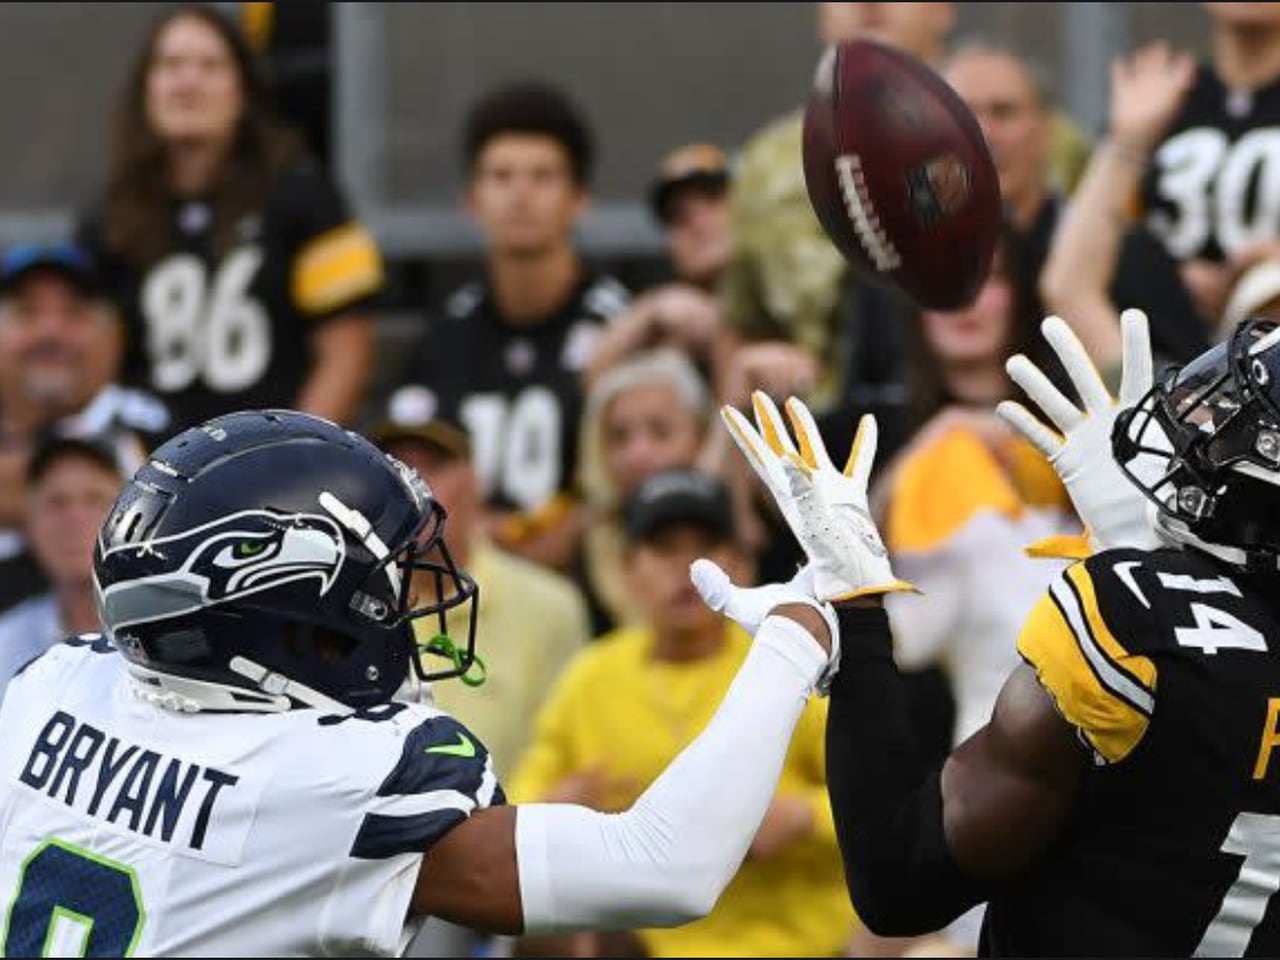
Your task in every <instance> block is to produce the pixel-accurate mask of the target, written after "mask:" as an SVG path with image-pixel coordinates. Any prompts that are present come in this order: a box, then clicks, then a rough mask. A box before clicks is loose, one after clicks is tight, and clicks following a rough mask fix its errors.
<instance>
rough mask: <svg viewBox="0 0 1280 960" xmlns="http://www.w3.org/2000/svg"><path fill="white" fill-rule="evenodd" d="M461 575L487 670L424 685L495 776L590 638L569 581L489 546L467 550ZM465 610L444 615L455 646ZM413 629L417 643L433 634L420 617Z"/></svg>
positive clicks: (511, 760)
mask: <svg viewBox="0 0 1280 960" xmlns="http://www.w3.org/2000/svg"><path fill="white" fill-rule="evenodd" d="M467 572H468V573H470V574H471V576H473V577H474V578H475V581H476V583H477V584H478V585H479V587H480V609H479V611H478V614H477V622H476V652H477V653H479V654H480V656H481V657H482V658H483V659H484V662H485V665H486V667H487V668H488V670H487V673H486V678H485V682H484V684H483V685H482V686H479V687H468V686H467V685H465V684H464V683H463V682H462V681H461V680H456V679H455V680H445V681H442V682H440V683H435V684H432V686H431V693H432V696H433V698H434V700H435V703H436V706H438V707H439V708H440V709H442V710H445V711H447V712H448V713H450V714H451V715H453V716H454V717H457V718H458V719H459V720H460V721H462V722H463V723H464V724H466V726H467V727H468V728H469V729H470V730H471V731H472V732H473V733H474V734H475V735H476V736H478V737H479V738H480V740H481V742H483V743H484V745H485V746H486V747H487V748H488V750H489V754H490V756H492V757H493V764H494V770H495V772H496V773H497V774H498V777H499V779H501V777H502V776H503V775H504V773H509V772H510V771H511V769H512V767H513V766H514V765H515V763H516V760H517V759H518V758H519V756H520V754H521V753H523V752H524V750H525V747H526V746H527V745H528V742H529V735H530V732H531V731H532V730H533V721H534V717H535V716H536V715H537V712H538V707H539V706H541V705H542V701H543V700H545V699H546V696H547V693H548V691H550V689H551V685H552V684H553V683H554V682H555V679H556V677H557V676H558V675H559V674H560V671H561V669H562V668H563V667H564V666H565V664H567V663H568V662H569V661H570V659H571V658H572V657H573V655H574V654H575V653H577V652H578V651H579V650H580V649H581V648H582V646H583V645H584V644H585V643H586V642H587V641H588V640H589V639H590V638H591V627H590V622H589V620H588V618H587V608H586V604H585V603H584V602H583V600H582V596H581V595H580V594H579V593H578V590H577V588H576V587H575V586H574V585H573V584H572V583H571V582H570V581H569V580H567V579H565V578H564V577H562V576H560V575H559V574H556V573H552V572H551V571H549V570H544V569H543V568H542V567H538V566H535V565H534V564H532V563H529V562H528V561H526V560H522V559H521V558H519V557H517V556H515V555H513V554H510V553H507V552H506V551H504V550H500V549H499V548H497V547H495V546H494V545H493V544H491V543H488V542H485V543H481V544H477V546H476V547H475V548H474V549H473V550H472V556H471V559H470V562H469V563H468V564H467ZM469 615H470V613H469V611H468V608H467V607H466V606H465V605H464V606H463V607H460V608H458V609H456V610H453V611H451V615H450V616H449V618H448V624H449V632H450V634H451V635H452V636H453V637H454V639H456V640H457V641H458V642H459V643H462V642H463V641H464V640H465V638H466V618H467V617H468V616H469ZM414 629H415V631H416V632H417V635H418V639H419V640H423V641H425V640H427V639H429V638H430V637H431V636H432V635H434V633H435V630H436V620H435V618H434V617H422V618H420V619H418V620H416V621H414ZM440 663H443V661H441V662H440ZM440 663H435V664H431V667H432V668H433V669H434V668H439V666H440Z"/></svg>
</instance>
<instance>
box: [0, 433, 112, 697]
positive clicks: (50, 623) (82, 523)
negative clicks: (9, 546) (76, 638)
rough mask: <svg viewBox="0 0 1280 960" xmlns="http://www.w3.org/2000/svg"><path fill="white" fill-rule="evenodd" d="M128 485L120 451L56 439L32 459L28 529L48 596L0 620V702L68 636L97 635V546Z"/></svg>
mask: <svg viewBox="0 0 1280 960" xmlns="http://www.w3.org/2000/svg"><path fill="white" fill-rule="evenodd" d="M123 482H124V476H123V475H122V474H121V472H120V468H119V466H118V465H117V463H116V457H115V452H114V451H112V450H110V449H107V448H106V447H103V446H101V445H99V444H97V443H94V442H93V441H90V440H80V439H72V438H57V439H52V440H50V441H48V442H46V443H45V444H43V445H42V446H41V447H40V448H39V449H37V450H36V452H35V454H34V455H33V456H32V458H31V461H30V464H29V466H28V469H27V478H26V520H27V522H26V530H27V536H28V538H29V540H30V544H31V552H32V554H33V555H34V556H35V559H36V562H37V563H38V564H39V566H40V570H41V572H42V573H43V574H44V577H45V578H46V579H47V581H48V583H49V590H48V591H47V592H45V593H42V594H40V595H38V596H35V597H31V598H29V599H27V600H25V601H23V602H22V603H20V604H18V605H17V606H16V607H14V608H13V609H12V610H10V611H8V612H7V613H6V614H4V615H3V616H0V702H3V700H4V688H5V687H6V686H7V685H8V683H9V680H10V679H11V678H12V677H13V675H14V674H16V673H17V672H18V671H19V670H21V669H22V667H24V666H25V665H26V664H27V663H29V662H31V661H32V660H34V659H35V658H36V657H38V656H40V654H42V653H44V651H45V650H47V649H48V648H49V647H51V646H53V645H54V644H55V643H58V642H59V641H60V640H62V639H64V638H65V637H68V636H73V635H75V634H79V633H90V632H95V631H97V630H98V629H100V628H99V624H98V614H97V609H96V607H95V604H94V591H93V544H94V539H95V537H97V534H98V527H99V526H101V524H102V520H103V518H104V517H105V516H106V515H107V511H108V510H109V509H110V508H111V505H112V503H114V502H115V499H116V496H117V495H118V494H119V493H120V485H121V484H122V483H123Z"/></svg>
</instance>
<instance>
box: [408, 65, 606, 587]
mask: <svg viewBox="0 0 1280 960" xmlns="http://www.w3.org/2000/svg"><path fill="white" fill-rule="evenodd" d="M463 151H464V158H463V159H464V162H465V164H466V170H467V178H468V183H467V209H468V212H469V213H470V214H471V216H472V217H473V219H474V220H475V221H476V223H477V224H478V225H479V227H480V230H481V232H482V233H483V234H484V238H485V248H486V249H485V273H484V276H483V278H482V279H480V280H478V281H476V282H474V283H469V284H467V285H465V286H463V287H462V288H461V289H459V290H458V291H456V292H455V293H454V294H453V295H452V296H450V297H449V298H448V299H447V300H446V302H445V304H444V309H443V310H442V311H441V312H440V314H439V315H437V316H435V317H433V318H432V319H431V322H430V324H429V326H428V329H427V333H426V336H425V339H424V341H423V343H422V345H421V348H420V350H419V353H418V358H417V360H416V361H415V362H414V363H413V365H412V366H411V367H410V370H409V373H408V378H407V379H408V381H409V384H408V386H406V387H403V388H401V389H400V390H398V391H397V392H396V393H395V394H394V395H393V396H392V400H391V408H392V415H393V417H394V418H395V419H397V420H400V421H401V422H423V421H426V420H429V419H431V418H432V417H434V416H436V415H439V416H443V417H445V418H446V419H449V420H453V421H455V422H458V423H461V424H463V425H464V426H465V427H466V429H467V432H468V433H469V434H470V436H471V441H472V444H473V449H474V451H475V463H476V470H477V471H478V472H479V474H480V479H481V483H482V484H483V486H484V492H485V499H486V501H487V502H488V504H489V506H490V507H491V508H493V509H494V510H495V511H496V512H497V513H498V514H499V515H500V516H502V517H503V518H504V521H505V522H501V523H499V524H497V525H496V529H495V533H496V535H497V537H498V539H499V540H500V541H501V542H502V544H503V545H504V546H506V547H507V548H508V549H511V550H514V551H515V552H517V553H520V554H522V555H524V556H526V557H528V558H531V559H535V560H537V561H539V562H542V563H546V564H548V565H550V566H552V567H557V568H560V569H565V568H566V567H567V566H569V564H570V563H571V561H572V559H573V557H574V555H575V552H576V548H577V542H578V536H579V534H580V528H581V510H580V508H579V506H578V505H577V503H576V499H575V496H574V493H573V488H574V479H575V476H574V475H575V470H576V464H577V450H578V424H579V420H580V419H581V416H580V415H581V407H582V386H581V382H580V380H581V376H582V373H583V371H584V369H585V367H586V365H587V362H588V360H589V359H590V357H591V352H592V348H593V346H594V344H595V340H596V338H597V336H598V335H599V333H600V331H601V328H602V326H603V324H604V323H605V322H606V321H608V320H609V319H610V318H611V317H614V316H615V315H617V314H618V313H620V312H621V311H622V310H623V309H624V308H625V307H626V305H627V299H628V296H627V292H626V291H625V290H624V289H623V287H622V286H621V285H620V284H619V283H618V282H617V281H616V280H614V279H612V278H611V277H608V276H603V275H600V274H596V273H593V272H592V271H591V270H590V269H588V267H587V266H586V265H585V264H584V263H583V261H582V259H581V257H580V256H579V255H578V253H577V251H576V250H575V249H574V244H573V232H574V229H575V228H576V227H577V225H578V223H579V222H580V220H581V219H582V216H583V214H584V213H585V212H586V208H587V203H588V183H589V180H590V176H591V166H592V155H593V148H592V142H591V132H590V130H589V129H588V127H587V125H586V122H585V120H584V119H583V117H582V116H581V115H580V114H579V112H578V110H577V108H576V107H575V106H574V104H573V103H572V102H570V101H569V100H568V99H567V98H566V97H565V96H564V95H563V94H562V93H560V92H559V91H558V90H556V89H554V88H550V87H545V86H542V85H539V84H517V85H513V86H508V87H502V88H500V89H498V90H495V91H493V92H492V93H490V94H488V95H487V96H485V97H484V98H483V99H481V100H480V101H479V102H478V103H476V104H475V106H474V107H473V108H472V109H471V112H470V114H469V115H468V118H467V122H466V126H465V130H464V135H463Z"/></svg>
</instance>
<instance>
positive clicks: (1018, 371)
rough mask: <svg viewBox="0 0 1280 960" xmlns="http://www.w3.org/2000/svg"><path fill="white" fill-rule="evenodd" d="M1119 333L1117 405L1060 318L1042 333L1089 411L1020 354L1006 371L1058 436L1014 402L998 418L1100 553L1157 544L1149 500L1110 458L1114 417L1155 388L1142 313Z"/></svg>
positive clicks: (1130, 315) (1129, 317) (1128, 318)
mask: <svg viewBox="0 0 1280 960" xmlns="http://www.w3.org/2000/svg"><path fill="white" fill-rule="evenodd" d="M1120 328H1121V337H1122V344H1123V351H1124V352H1123V359H1122V366H1121V370H1122V372H1121V376H1120V398H1119V400H1118V401H1117V400H1116V399H1115V398H1113V397H1112V396H1111V394H1110V393H1109V392H1108V391H1107V388H1106V386H1105V385H1104V384H1103V382H1102V377H1101V376H1100V375H1099V374H1098V371H1097V369H1096V368H1095V367H1094V365H1093V363H1092V361H1090V359H1089V355H1088V354H1087V353H1086V352H1085V349H1084V346H1083V344H1081V343H1080V340H1079V339H1078V338H1077V337H1076V335H1075V333H1074V332H1073V331H1072V330H1071V328H1070V327H1069V326H1068V325H1067V324H1066V322H1065V321H1064V320H1062V319H1061V318H1060V317H1048V318H1046V319H1045V321H1044V323H1043V324H1041V326H1040V330H1041V332H1042V333H1043V334H1044V338H1045V339H1046V340H1048V341H1049V344H1050V345H1051V346H1052V347H1053V349H1054V352H1055V353H1057V355H1058V359H1059V360H1060V361H1062V365H1063V367H1065V368H1066V371H1067V375H1068V376H1069V377H1070V378H1071V382H1072V383H1073V384H1074V385H1075V388H1076V391H1077V392H1078V393H1079V394H1080V398H1081V400H1082V401H1083V403H1084V409H1083V410H1080V409H1077V408H1076V406H1075V404H1073V403H1072V402H1071V401H1070V400H1068V399H1067V398H1066V397H1064V396H1063V395H1062V393H1061V392H1060V391H1059V390H1058V388H1057V387H1055V386H1054V385H1053V384H1052V383H1051V382H1050V381H1049V378H1048V377H1047V376H1045V374H1044V372H1043V371H1041V370H1040V368H1039V367H1037V366H1036V365H1035V364H1034V363H1032V362H1031V361H1030V360H1028V359H1027V358H1026V356H1024V355H1023V354H1018V355H1016V356H1013V357H1010V358H1009V360H1008V362H1007V363H1006V364H1005V369H1007V370H1008V371H1009V376H1010V377H1012V378H1013V381H1014V382H1015V383H1016V384H1018V386H1020V387H1022V389H1023V390H1024V391H1026V394H1027V396H1028V397H1030V398H1031V399H1032V400H1033V401H1035V404H1036V406H1037V407H1039V408H1040V411H1041V412H1042V413H1043V414H1044V416H1046V417H1047V418H1048V419H1049V421H1050V422H1051V423H1052V424H1053V425H1054V426H1056V427H1057V428H1058V430H1059V431H1061V435H1059V434H1058V433H1055V432H1054V431H1053V430H1051V429H1049V427H1047V426H1046V425H1045V424H1044V423H1042V422H1041V421H1040V420H1038V419H1037V418H1036V417H1035V416H1034V415H1032V413H1031V412H1030V411H1029V410H1028V409H1027V408H1026V407H1024V406H1023V405H1022V404H1020V403H1017V402H1015V401H1013V400H1004V401H1001V403H1000V404H999V406H997V407H996V413H997V414H998V415H999V416H1000V418H1001V419H1002V420H1004V421H1005V422H1006V423H1007V424H1009V426H1011V427H1013V429H1014V430H1017V431H1018V433H1020V434H1022V436H1024V437H1026V439H1027V440H1029V441H1030V442H1031V444H1032V445H1033V446H1034V447H1035V448H1036V449H1037V450H1039V451H1040V452H1041V453H1042V454H1044V456H1045V458H1046V459H1047V460H1048V461H1049V463H1051V464H1052V465H1053V469H1054V470H1055V471H1056V472H1057V474H1058V476H1059V477H1060V478H1061V479H1062V482H1063V484H1064V485H1065V486H1066V488H1067V493H1068V494H1070V496H1071V502H1072V503H1073V504H1075V508H1076V513H1078V514H1079V515H1080V519H1081V520H1083V521H1084V523H1085V526H1086V528H1087V529H1088V531H1089V539H1090V543H1091V545H1092V546H1093V548H1094V549H1095V550H1106V549H1109V548H1112V547H1137V548H1139V549H1144V550H1147V549H1154V548H1155V547H1158V546H1159V545H1160V541H1159V540H1158V539H1157V537H1156V533H1155V528H1154V527H1153V526H1152V524H1151V519H1150V514H1149V512H1148V510H1147V500H1146V498H1145V497H1144V496H1143V495H1142V493H1141V491H1139V490H1138V488H1137V487H1135V486H1134V485H1133V484H1132V483H1131V482H1130V481H1129V479H1128V478H1127V477H1126V476H1125V475H1124V473H1123V472H1122V471H1121V469H1120V467H1119V466H1118V465H1117V464H1116V461H1115V457H1114V456H1113V455H1112V452H1111V430H1112V427H1113V426H1114V424H1115V422H1116V414H1118V413H1119V412H1120V411H1121V410H1123V409H1126V408H1128V407H1131V406H1133V405H1134V404H1135V403H1137V402H1138V400H1140V399H1141V398H1142V396H1143V395H1144V394H1145V393H1146V392H1147V391H1148V390H1150V389H1151V382H1152V372H1151V344H1150V338H1149V335H1148V332H1147V316H1146V314H1144V313H1143V312H1142V311H1141V310H1126V311H1124V313H1122V314H1121V315H1120Z"/></svg>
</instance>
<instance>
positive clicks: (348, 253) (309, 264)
mask: <svg viewBox="0 0 1280 960" xmlns="http://www.w3.org/2000/svg"><path fill="white" fill-rule="evenodd" d="M381 286H382V257H381V255H380V254H379V253H378V248H377V246H376V245H375V244H374V242H373V237H372V236H370V234H369V231H368V230H366V229H365V228H364V227H363V226H361V225H360V224H358V223H355V222H349V223H345V224H343V225H342V226H340V227H335V228H334V229H332V230H330V231H328V232H327V233H323V234H321V235H320V236H318V237H315V238H314V239H313V240H311V241H310V242H309V243H308V244H307V245H306V246H305V247H303V248H302V251H301V252H300V253H299V254H298V257H297V259H296V260H295V261H294V265H293V300H294V303H295V304H296V305H297V306H298V308H299V309H300V310H301V311H302V312H303V313H308V314H320V313H324V312H326V311H328V310H332V309H334V308H335V307H340V306H342V305H343V304H344V303H347V302H349V301H351V300H355V299H357V298H358V297H362V296H366V295H368V294H371V293H374V292H376V291H377V290H378V289H379V288H380V287H381Z"/></svg>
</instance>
